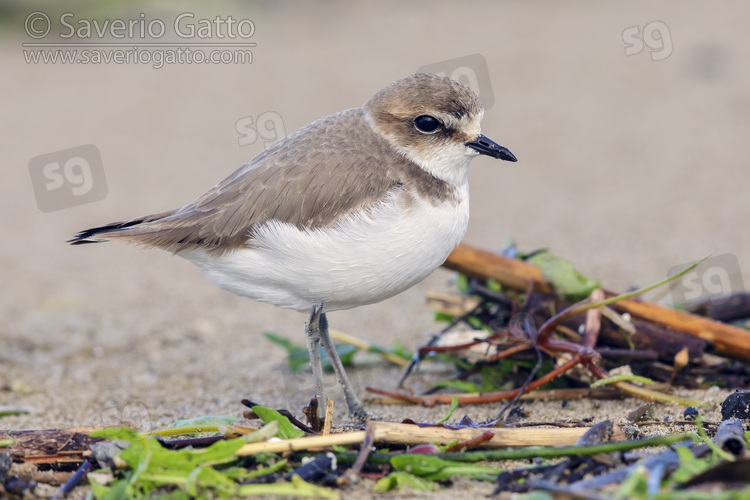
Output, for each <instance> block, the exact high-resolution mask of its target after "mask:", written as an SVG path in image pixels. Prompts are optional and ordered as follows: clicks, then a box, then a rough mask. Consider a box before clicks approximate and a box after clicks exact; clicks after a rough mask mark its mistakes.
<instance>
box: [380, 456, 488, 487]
mask: <svg viewBox="0 0 750 500" xmlns="http://www.w3.org/2000/svg"><path fill="white" fill-rule="evenodd" d="M391 466H392V467H393V468H394V469H396V470H402V471H406V472H410V473H411V474H414V475H416V476H419V477H423V478H426V479H430V480H432V481H445V480H447V479H450V478H451V477H453V476H467V477H470V478H473V479H482V480H490V481H494V480H495V477H496V476H497V475H498V474H499V473H500V472H502V471H501V469H496V468H494V467H488V466H485V465H476V464H467V463H462V462H452V461H449V460H442V459H440V458H437V457H434V456H431V455H411V454H404V455H397V456H395V457H393V458H392V459H391Z"/></svg>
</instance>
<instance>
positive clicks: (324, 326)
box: [311, 314, 368, 423]
mask: <svg viewBox="0 0 750 500" xmlns="http://www.w3.org/2000/svg"><path fill="white" fill-rule="evenodd" d="M311 319H312V316H311ZM319 332H320V340H321V342H323V348H324V349H325V350H326V352H327V353H328V357H329V358H331V364H333V369H334V371H335V372H336V377H337V378H338V380H339V385H340V386H341V388H342V389H343V391H344V397H345V398H346V405H347V406H348V407H349V416H350V417H351V418H352V419H354V420H356V421H357V422H362V423H364V422H366V421H367V419H368V415H367V412H366V411H365V409H364V408H363V407H362V403H360V402H359V399H358V398H357V394H356V393H355V392H354V389H353V388H352V384H351V382H349V377H348V376H347V375H346V371H345V370H344V365H343V364H342V363H341V358H339V355H338V353H337V352H336V346H334V345H333V340H331V336H330V335H329V334H328V319H327V318H326V315H325V314H320V324H319Z"/></svg>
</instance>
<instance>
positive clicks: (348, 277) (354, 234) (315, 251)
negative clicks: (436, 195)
mask: <svg viewBox="0 0 750 500" xmlns="http://www.w3.org/2000/svg"><path fill="white" fill-rule="evenodd" d="M404 196H407V195H404V194H403V193H401V194H399V193H393V194H392V195H391V196H389V197H388V198H387V199H385V200H384V201H383V202H382V203H380V204H378V205H377V206H375V207H373V208H371V209H369V210H367V211H362V212H359V213H356V214H352V215H350V216H348V217H345V218H343V219H342V221H341V222H340V223H339V224H337V225H336V226H334V227H330V228H324V229H316V230H300V229H297V228H296V227H294V226H292V225H290V224H286V223H281V222H278V221H270V222H268V223H266V224H265V225H264V226H262V227H260V228H258V230H257V231H256V232H255V235H254V237H253V238H252V240H250V241H249V245H250V248H246V249H241V250H236V251H233V252H231V253H228V254H225V255H222V256H219V257H216V256H212V255H209V254H208V253H207V252H205V251H204V250H190V251H185V252H180V255H181V256H183V257H185V258H187V259H188V260H190V261H192V262H194V263H195V264H196V265H198V266H199V267H200V268H201V269H202V270H203V271H204V272H205V273H206V275H207V276H208V278H209V279H210V280H211V281H212V282H214V284H216V285H217V286H219V287H220V288H223V289H226V290H229V291H231V292H234V293H236V294H238V295H243V296H246V297H250V298H252V299H255V300H259V301H262V302H269V303H271V304H275V305H277V306H280V307H285V308H288V309H296V310H299V311H308V310H309V309H310V308H311V307H312V306H313V305H315V304H321V303H323V304H324V310H325V311H333V310H337V309H349V308H352V307H356V306H360V305H364V304H371V303H374V302H379V301H381V300H384V299H386V298H388V297H391V296H393V295H396V294H398V293H400V292H402V291H404V290H406V289H407V288H409V287H411V286H413V285H415V284H416V283H418V282H420V281H422V280H423V279H424V278H426V277H427V276H428V275H429V274H430V273H432V271H434V270H435V269H436V268H437V267H438V266H440V265H441V264H442V263H443V262H445V259H446V258H447V257H448V254H449V253H450V252H451V250H453V249H454V248H455V247H456V245H458V243H459V242H460V241H461V239H462V238H463V235H464V233H465V232H466V227H467V225H468V222H469V193H468V183H467V182H464V183H463V186H462V187H461V188H460V192H459V197H458V198H459V199H458V201H455V200H451V201H447V202H444V203H441V204H439V205H438V206H435V205H433V204H432V203H430V202H429V201H426V200H422V199H421V198H416V199H413V200H411V202H409V201H408V200H407V198H404Z"/></svg>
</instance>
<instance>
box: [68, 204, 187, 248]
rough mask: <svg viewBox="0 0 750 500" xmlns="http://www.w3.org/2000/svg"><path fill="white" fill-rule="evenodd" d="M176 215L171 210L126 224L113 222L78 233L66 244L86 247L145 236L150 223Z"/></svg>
mask: <svg viewBox="0 0 750 500" xmlns="http://www.w3.org/2000/svg"><path fill="white" fill-rule="evenodd" d="M174 213H175V211H174V210H170V211H169V212H163V213H160V214H153V215H147V216H145V217H139V218H137V219H133V220H129V221H126V222H112V223H110V224H105V225H103V226H98V227H92V228H91V229H84V230H83V231H80V232H78V233H76V235H75V236H73V238H72V239H70V240H68V241H67V242H66V243H70V244H71V245H85V244H87V243H101V242H104V241H109V240H111V239H130V238H131V237H135V236H136V235H139V234H143V229H145V227H146V226H145V225H147V224H148V223H149V222H154V221H158V220H160V219H163V218H164V217H169V216H170V215H172V214H174Z"/></svg>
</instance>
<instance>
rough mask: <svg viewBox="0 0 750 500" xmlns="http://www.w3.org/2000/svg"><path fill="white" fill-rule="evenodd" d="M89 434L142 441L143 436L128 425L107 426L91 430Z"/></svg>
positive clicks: (103, 437)
mask: <svg viewBox="0 0 750 500" xmlns="http://www.w3.org/2000/svg"><path fill="white" fill-rule="evenodd" d="M89 436H91V437H94V438H102V439H117V440H120V441H127V442H133V441H140V440H142V439H143V437H142V436H141V435H140V434H138V433H137V432H135V431H134V430H133V429H130V428H128V427H106V428H104V429H98V430H95V431H93V432H89Z"/></svg>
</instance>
